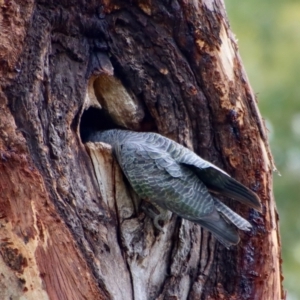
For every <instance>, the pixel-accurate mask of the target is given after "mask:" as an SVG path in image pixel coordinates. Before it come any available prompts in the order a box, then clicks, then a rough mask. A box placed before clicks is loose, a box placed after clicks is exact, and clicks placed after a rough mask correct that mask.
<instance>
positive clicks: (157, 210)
mask: <svg viewBox="0 0 300 300" xmlns="http://www.w3.org/2000/svg"><path fill="white" fill-rule="evenodd" d="M142 210H143V211H144V212H145V213H146V215H147V216H148V217H150V218H151V219H152V220H153V225H154V227H155V228H156V229H158V230H159V231H161V232H163V233H165V230H164V229H163V228H162V226H161V225H160V224H159V221H163V222H165V221H167V220H168V219H169V215H170V213H169V211H168V210H165V209H163V208H161V207H160V206H158V205H157V204H156V203H153V202H151V203H149V202H144V203H143V204H142Z"/></svg>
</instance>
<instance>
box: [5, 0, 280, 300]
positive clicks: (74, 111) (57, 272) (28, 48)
mask: <svg viewBox="0 0 300 300" xmlns="http://www.w3.org/2000/svg"><path fill="white" fill-rule="evenodd" d="M0 9H1V14H0V28H1V30H0V40H1V45H0V72H1V74H0V82H1V90H0V173H1V176H0V239H1V244H0V269H1V280H0V298H1V299H10V298H15V299H19V298H20V297H21V296H23V297H25V298H26V299H118V300H119V299H283V298H284V293H283V288H282V283H281V282H282V277H281V276H282V275H281V251H280V237H279V229H278V215H277V211H276V206H275V202H274V197H273V194H272V171H273V170H274V164H273V160H272V156H271V153H270V149H269V146H268V141H267V138H266V133H265V126H264V123H263V121H262V118H261V116H260V113H259V111H258V108H257V103H256V99H255V96H254V93H253V91H252V89H251V87H250V85H249V81H248V79H247V76H246V74H245V71H244V69H243V66H242V62H241V59H240V57H239V54H238V47H237V44H236V41H235V39H234V37H233V35H232V33H231V31H230V28H229V25H228V21H227V17H226V13H225V9H224V6H223V2H222V1H221V0H216V1H207V0H203V1H198V2H197V1H171V2H170V1H169V2H167V1H130V3H128V1H121V0H120V1H109V0H105V1H102V2H101V3H99V2H97V1H96V2H94V1H86V2H84V1H83V2H82V1H81V2H80V3H79V2H74V1H71V2H70V1H62V2H60V3H59V4H58V3H56V2H54V1H53V2H52V1H37V2H34V1H9V2H7V1H6V2H3V3H1V4H0ZM91 107H94V108H91ZM114 127H125V128H128V129H131V130H138V131H156V132H159V133H161V134H163V135H165V136H167V137H169V138H172V139H174V140H176V141H178V142H180V143H182V144H183V145H185V146H187V147H189V148H191V149H194V151H195V152H196V153H198V154H200V155H201V156H202V157H203V158H205V159H207V160H209V161H211V162H213V163H214V164H216V165H218V166H220V167H221V168H223V169H224V170H226V171H227V172H228V173H230V174H231V175H232V176H233V177H234V178H236V179H237V180H239V181H241V182H242V183H243V184H245V185H246V186H248V187H250V188H251V189H252V190H254V191H255V192H256V193H257V194H258V195H259V196H260V198H261V201H262V204H263V212H262V214H260V213H257V212H255V211H254V210H252V209H250V210H249V209H247V208H245V207H244V206H242V205H239V204H237V203H235V202H232V201H230V200H229V199H224V200H225V201H226V202H227V203H229V204H230V206H231V207H233V208H234V209H235V210H236V211H237V212H238V213H240V214H241V215H243V216H244V217H245V218H247V219H249V221H250V222H251V223H252V224H253V227H254V229H253V230H252V232H251V233H250V234H249V233H242V239H241V243H240V244H239V245H238V246H237V247H233V248H232V249H230V250H227V249H225V248H224V247H223V246H222V245H220V244H219V243H217V242H216V241H215V240H214V238H213V237H211V235H210V234H209V233H207V232H206V231H205V230H202V229H201V228H200V227H199V226H197V225H195V224H192V223H191V222H188V221H185V220H181V219H180V218H178V217H176V216H175V215H173V216H172V217H171V218H170V220H169V221H168V222H166V224H165V226H164V229H165V234H163V233H159V232H157V231H156V230H155V229H154V228H153V225H152V223H151V220H150V219H149V218H148V217H147V216H146V215H145V214H144V213H143V211H142V210H141V208H140V199H137V196H136V195H135V194H134V192H133V191H132V190H131V189H130V187H129V185H128V183H127V181H126V179H125V178H124V177H123V175H122V173H121V171H120V169H119V167H118V165H117V163H116V161H115V160H114V158H113V156H112V154H111V150H110V148H109V147H108V146H106V145H104V144H88V145H84V144H83V143H82V141H81V136H80V134H82V135H83V134H84V131H85V130H86V129H92V130H99V129H107V128H114Z"/></svg>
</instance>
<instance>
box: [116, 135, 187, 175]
mask: <svg viewBox="0 0 300 300" xmlns="http://www.w3.org/2000/svg"><path fill="white" fill-rule="evenodd" d="M121 152H122V154H121V155H120V157H125V156H126V159H128V158H129V159H130V158H131V159H133V158H134V157H135V158H137V157H141V158H143V159H145V161H148V160H149V159H150V160H151V161H153V162H155V165H156V167H157V168H158V169H159V170H165V171H166V172H168V173H169V174H170V175H171V176H172V177H175V178H178V177H182V176H183V172H182V169H181V168H182V167H181V166H180V165H179V164H178V163H177V162H176V161H175V160H174V159H173V158H172V157H171V155H170V154H169V153H168V152H166V151H163V149H160V148H158V147H155V146H153V145H151V144H146V143H142V142H141V143H135V142H132V141H124V142H123V143H122V145H121ZM123 163H124V162H123Z"/></svg>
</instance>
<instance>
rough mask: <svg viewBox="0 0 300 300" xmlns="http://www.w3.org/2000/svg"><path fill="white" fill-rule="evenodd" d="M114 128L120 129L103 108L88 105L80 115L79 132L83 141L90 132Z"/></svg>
mask: <svg viewBox="0 0 300 300" xmlns="http://www.w3.org/2000/svg"><path fill="white" fill-rule="evenodd" d="M114 128H120V129H122V127H120V126H119V125H117V124H116V123H115V122H114V121H113V119H112V118H111V116H110V115H109V114H108V113H107V112H106V111H105V110H104V109H99V108H95V107H90V108H88V109H87V110H85V111H84V112H83V114H82V116H81V120H80V125H79V132H80V137H81V140H82V142H83V143H85V142H86V139H87V136H88V134H89V133H90V132H95V131H100V130H108V129H114Z"/></svg>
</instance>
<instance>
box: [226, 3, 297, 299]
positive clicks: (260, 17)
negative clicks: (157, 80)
mask: <svg viewBox="0 0 300 300" xmlns="http://www.w3.org/2000/svg"><path fill="white" fill-rule="evenodd" d="M225 4H226V10H227V13H228V17H229V22H230V26H231V29H232V31H233V32H234V33H235V35H236V38H237V39H238V45H239V49H240V54H241V56H242V59H243V63H244V66H245V68H246V71H247V74H248V76H249V79H250V83H251V85H252V87H253V89H254V91H255V93H256V95H257V98H258V101H259V108H260V111H261V114H262V116H263V117H264V119H265V120H266V124H267V128H268V130H269V139H270V144H271V148H272V153H273V156H274V158H275V163H276V166H277V169H278V170H279V172H280V174H281V175H282V176H279V175H278V174H277V173H274V176H273V177H274V193H275V199H276V204H277V207H278V211H279V217H280V231H281V240H282V254H283V275H284V277H285V280H284V287H285V289H286V290H287V294H288V297H287V299H289V300H296V299H300V1H299V0H298V1H292V0H285V1H278V0H273V1H261V0H260V1H259V0H251V1H238V0H225Z"/></svg>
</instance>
